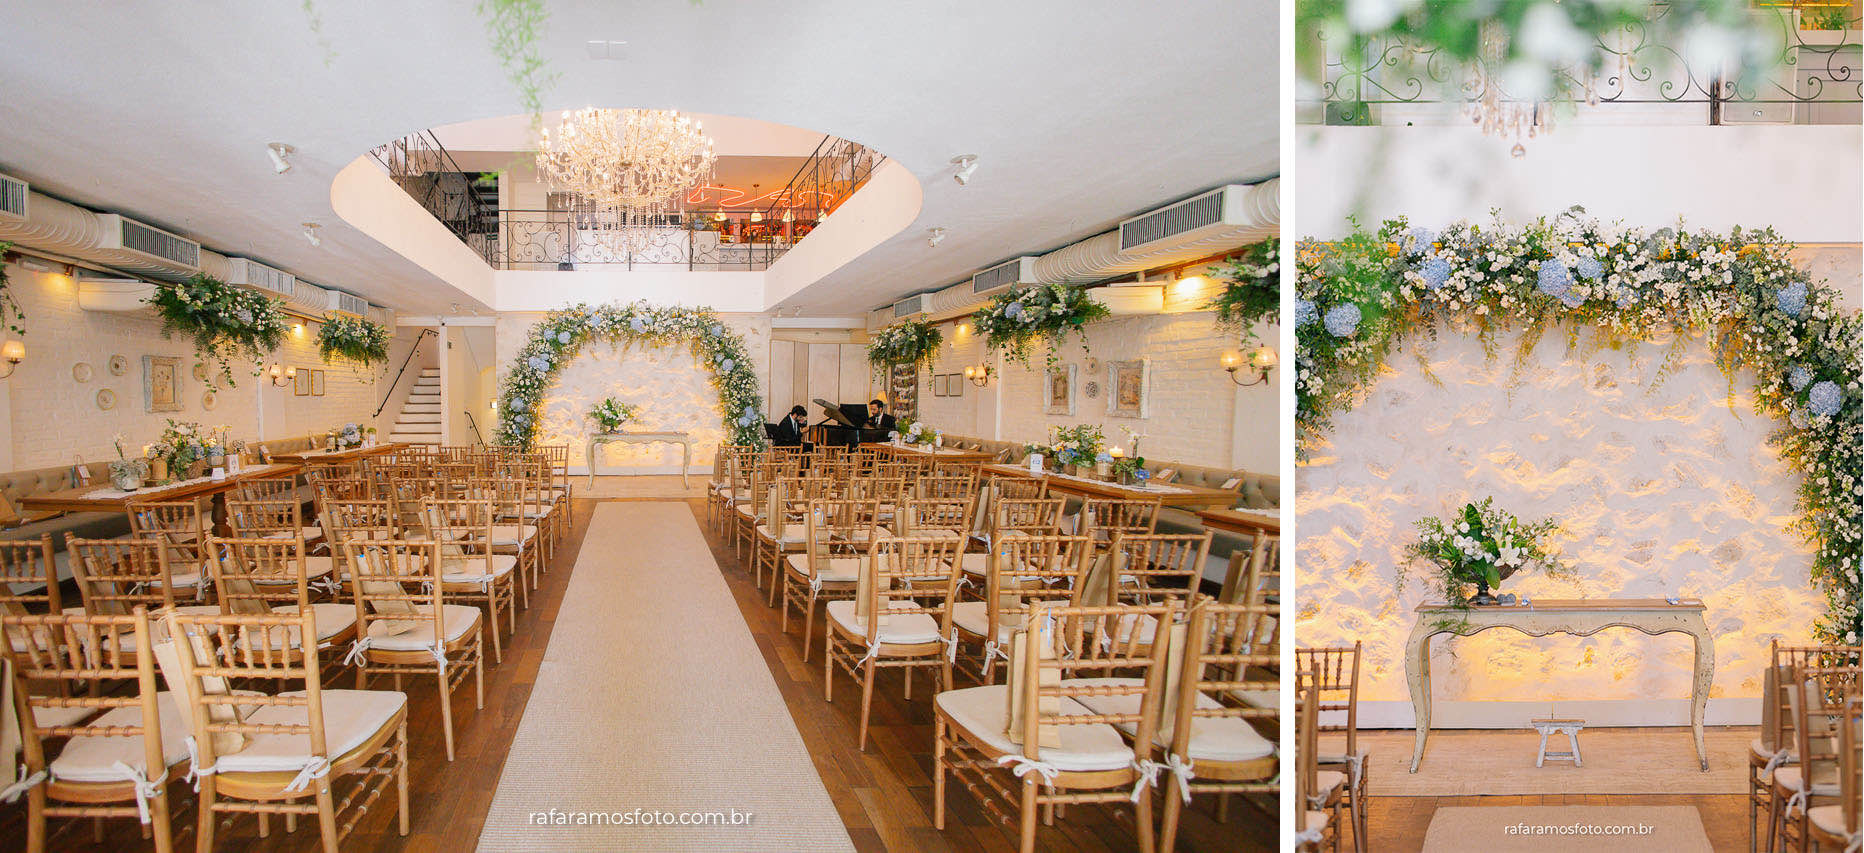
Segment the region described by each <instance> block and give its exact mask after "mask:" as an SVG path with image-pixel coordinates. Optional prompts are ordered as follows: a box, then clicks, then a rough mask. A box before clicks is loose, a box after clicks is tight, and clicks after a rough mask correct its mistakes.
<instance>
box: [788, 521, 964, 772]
mask: <svg viewBox="0 0 1864 853" xmlns="http://www.w3.org/2000/svg"><path fill="white" fill-rule="evenodd" d="M962 542H963V540H961V539H959V538H957V537H955V536H930V537H917V538H909V537H899V538H887V537H882V538H880V539H876V540H874V542H873V544H872V545H870V546H868V550H867V554H866V557H865V559H863V560H862V563H861V577H860V580H859V581H857V582H856V589H855V594H854V597H853V598H852V599H851V600H846V601H831V602H829V603H828V607H827V610H828V619H827V623H826V628H825V629H824V631H823V656H822V667H823V670H822V671H823V685H822V687H823V698H825V699H827V700H828V701H831V702H832V701H834V699H835V666H836V665H837V664H839V665H840V666H841V667H842V668H843V669H844V670H846V671H847V672H848V674H849V675H850V676H852V677H853V678H854V679H855V681H856V682H858V683H859V684H860V685H861V731H860V738H859V743H860V746H861V750H862V751H863V752H865V751H866V750H867V721H868V715H869V713H870V712H871V710H872V707H873V702H874V677H875V676H876V674H878V672H879V670H881V669H904V670H905V678H906V693H905V695H906V698H908V699H911V698H912V691H913V677H912V672H913V670H914V669H920V668H929V669H936V670H937V671H938V673H939V677H940V678H939V683H940V684H941V685H943V687H944V688H945V689H950V688H951V668H952V653H953V652H955V651H956V649H957V644H956V643H955V642H954V641H953V640H951V639H950V633H951V603H952V600H953V598H954V596H955V594H956V592H957V584H958V573H957V571H956V570H955V569H954V568H953V566H954V565H956V563H957V557H958V548H959V546H960V545H961V544H962Z"/></svg>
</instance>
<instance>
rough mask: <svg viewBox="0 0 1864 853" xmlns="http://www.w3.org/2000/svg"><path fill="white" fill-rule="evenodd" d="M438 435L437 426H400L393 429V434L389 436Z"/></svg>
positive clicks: (438, 426) (438, 427) (438, 429)
mask: <svg viewBox="0 0 1864 853" xmlns="http://www.w3.org/2000/svg"><path fill="white" fill-rule="evenodd" d="M439 433H440V425H439V424H401V425H400V426H397V427H395V430H394V432H393V433H390V434H391V435H402V434H421V435H438V434H439Z"/></svg>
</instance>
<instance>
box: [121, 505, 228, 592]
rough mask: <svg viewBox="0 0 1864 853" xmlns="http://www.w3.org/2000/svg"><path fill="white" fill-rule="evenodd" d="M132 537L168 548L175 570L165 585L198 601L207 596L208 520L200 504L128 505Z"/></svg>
mask: <svg viewBox="0 0 1864 853" xmlns="http://www.w3.org/2000/svg"><path fill="white" fill-rule="evenodd" d="M128 513H129V529H130V535H131V536H133V537H135V538H137V539H153V540H155V541H157V542H160V543H162V546H163V547H164V548H166V549H168V565H169V566H170V567H171V568H172V571H171V572H170V573H169V576H168V579H167V580H166V581H165V582H166V583H170V584H173V585H174V586H175V587H176V588H178V589H183V590H186V591H188V592H192V593H193V594H194V599H195V600H196V601H204V600H206V597H207V588H208V586H209V581H208V579H207V572H206V565H205V563H206V559H207V557H206V553H205V551H204V549H203V548H202V543H203V542H204V541H206V538H207V529H208V519H207V514H206V513H204V512H202V511H201V505H200V502H199V501H194V500H185V501H132V502H130V503H129V505H128Z"/></svg>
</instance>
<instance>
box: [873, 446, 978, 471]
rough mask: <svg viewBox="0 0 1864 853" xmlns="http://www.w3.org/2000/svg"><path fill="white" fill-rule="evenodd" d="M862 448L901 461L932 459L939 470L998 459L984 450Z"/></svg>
mask: <svg viewBox="0 0 1864 853" xmlns="http://www.w3.org/2000/svg"><path fill="white" fill-rule="evenodd" d="M861 446H862V447H868V448H873V449H875V450H878V451H880V452H881V453H884V454H886V455H888V456H894V457H898V458H900V459H930V460H932V467H933V468H937V467H939V466H940V465H980V464H983V463H985V462H989V461H990V460H992V459H994V458H996V454H994V453H986V452H984V451H982V450H959V449H958V448H956V447H938V448H934V449H932V450H923V449H921V448H920V447H919V445H916V444H893V443H891V442H887V443H883V444H874V443H871V442H870V443H868V444H863V445H861Z"/></svg>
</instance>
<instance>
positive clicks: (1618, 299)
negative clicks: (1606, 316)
mask: <svg viewBox="0 0 1864 853" xmlns="http://www.w3.org/2000/svg"><path fill="white" fill-rule="evenodd" d="M1636 301H1637V290H1635V289H1633V288H1630V287H1620V288H1618V293H1617V295H1615V296H1613V297H1612V302H1613V303H1615V304H1616V305H1617V306H1618V307H1620V308H1629V307H1631V303H1633V302H1636Z"/></svg>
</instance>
